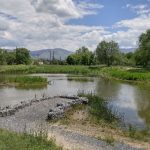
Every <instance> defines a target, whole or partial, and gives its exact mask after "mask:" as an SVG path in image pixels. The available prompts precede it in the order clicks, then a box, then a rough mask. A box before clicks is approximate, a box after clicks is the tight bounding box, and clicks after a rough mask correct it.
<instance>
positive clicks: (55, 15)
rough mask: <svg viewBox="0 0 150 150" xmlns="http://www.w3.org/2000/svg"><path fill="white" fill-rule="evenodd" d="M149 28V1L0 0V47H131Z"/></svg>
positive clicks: (136, 43)
mask: <svg viewBox="0 0 150 150" xmlns="http://www.w3.org/2000/svg"><path fill="white" fill-rule="evenodd" d="M149 28H150V0H0V47H1V48H10V49H13V48H15V47H25V48H28V49H29V50H40V49H46V48H64V49H67V50H70V51H75V50H76V49H78V48H80V47H82V46H86V47H88V48H89V49H90V50H91V51H94V50H95V49H96V47H97V44H98V43H100V42H101V41H102V40H108V41H110V40H114V41H116V42H118V44H119V46H120V47H121V48H135V47H137V46H138V37H139V36H140V34H141V33H143V32H145V31H146V30H147V29H149Z"/></svg>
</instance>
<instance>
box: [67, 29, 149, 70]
mask: <svg viewBox="0 0 150 150" xmlns="http://www.w3.org/2000/svg"><path fill="white" fill-rule="evenodd" d="M66 61H67V63H68V64H70V65H95V64H105V65H107V66H110V65H128V66H129V65H131V66H138V65H139V66H143V67H147V66H148V65H150V29H149V30H147V31H146V32H145V33H142V34H141V35H140V37H139V41H138V48H137V49H136V50H135V51H134V52H128V53H123V52H121V51H120V48H119V45H118V43H117V42H115V41H105V40H104V41H101V42H100V43H99V44H98V45H97V48H96V50H95V51H94V52H91V51H90V50H89V49H88V48H86V47H82V48H80V49H78V50H77V51H76V52H75V53H74V54H71V55H69V56H68V57H67V60H66Z"/></svg>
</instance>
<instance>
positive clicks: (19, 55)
mask: <svg viewBox="0 0 150 150" xmlns="http://www.w3.org/2000/svg"><path fill="white" fill-rule="evenodd" d="M30 62H31V57H30V53H29V50H27V49H26V48H16V63H17V64H26V65H27V64H30Z"/></svg>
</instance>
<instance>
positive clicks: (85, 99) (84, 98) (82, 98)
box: [80, 97, 89, 104]
mask: <svg viewBox="0 0 150 150" xmlns="http://www.w3.org/2000/svg"><path fill="white" fill-rule="evenodd" d="M80 100H81V101H82V103H83V104H88V102H89V100H88V98H86V97H80Z"/></svg>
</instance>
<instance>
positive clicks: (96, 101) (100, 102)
mask: <svg viewBox="0 0 150 150" xmlns="http://www.w3.org/2000/svg"><path fill="white" fill-rule="evenodd" d="M79 96H84V97H87V98H88V100H89V104H88V106H89V113H90V114H91V117H92V118H93V119H94V121H96V122H97V123H101V120H103V121H105V122H106V123H116V122H119V121H120V120H121V118H120V116H119V114H117V113H116V112H113V111H112V109H110V108H109V107H108V103H107V102H106V101H105V100H104V99H102V98H100V97H98V96H96V95H94V94H84V93H80V94H79Z"/></svg>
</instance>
